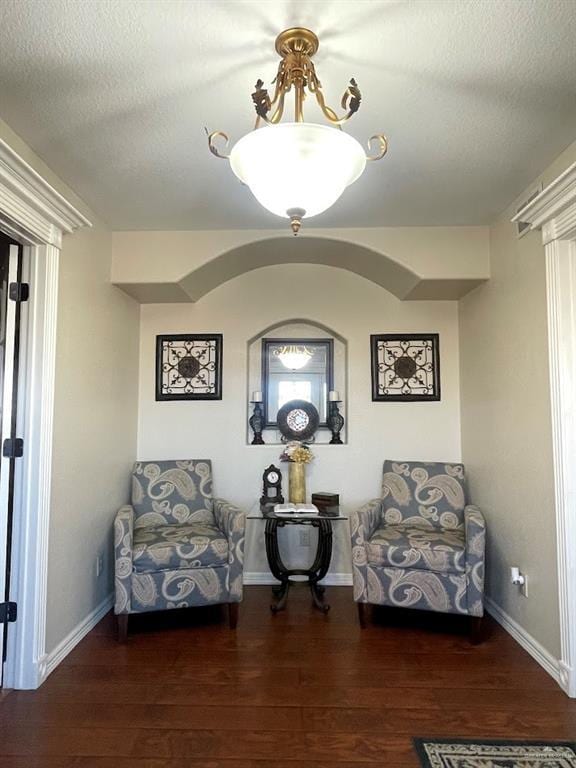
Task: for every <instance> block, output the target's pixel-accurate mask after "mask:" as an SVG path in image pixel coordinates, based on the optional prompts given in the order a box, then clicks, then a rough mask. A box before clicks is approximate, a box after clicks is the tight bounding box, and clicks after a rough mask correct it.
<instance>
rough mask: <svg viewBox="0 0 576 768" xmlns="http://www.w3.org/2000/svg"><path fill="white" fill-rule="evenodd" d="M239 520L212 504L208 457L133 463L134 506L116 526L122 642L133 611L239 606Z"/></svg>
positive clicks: (233, 613) (233, 615) (239, 515)
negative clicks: (215, 605)
mask: <svg viewBox="0 0 576 768" xmlns="http://www.w3.org/2000/svg"><path fill="white" fill-rule="evenodd" d="M244 529H245V516H244V513H243V512H242V511H241V510H240V509H238V508H237V507H235V506H233V505H232V504H229V503H228V502H226V501H223V500H222V499H214V498H212V466H211V462H210V461H208V460H206V459H190V460H186V461H150V462H137V463H136V464H135V465H134V469H133V472H132V503H131V504H128V505H126V506H124V507H122V508H121V509H120V510H119V511H118V514H117V515H116V520H115V522H114V554H115V591H116V600H115V607H114V612H115V613H116V615H117V620H118V636H119V639H120V640H125V639H126V635H127V632H128V617H129V615H130V614H132V613H143V612H146V611H160V610H165V609H170V608H188V607H192V606H197V605H214V604H218V603H227V604H228V609H229V620H230V626H231V627H232V629H233V628H234V627H235V626H236V622H237V616H238V603H240V602H241V600H242V574H243V562H244Z"/></svg>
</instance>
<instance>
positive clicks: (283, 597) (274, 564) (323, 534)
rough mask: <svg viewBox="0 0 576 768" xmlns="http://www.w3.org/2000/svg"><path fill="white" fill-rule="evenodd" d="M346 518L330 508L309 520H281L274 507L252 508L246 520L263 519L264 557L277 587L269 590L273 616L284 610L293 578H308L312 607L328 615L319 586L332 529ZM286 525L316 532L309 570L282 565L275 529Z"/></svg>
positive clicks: (329, 553)
mask: <svg viewBox="0 0 576 768" xmlns="http://www.w3.org/2000/svg"><path fill="white" fill-rule="evenodd" d="M347 519H348V518H347V517H345V516H344V515H342V514H341V512H340V507H329V508H327V509H326V510H323V511H322V512H319V513H318V515H315V516H313V517H312V516H310V517H301V516H298V515H294V516H293V517H284V516H280V515H277V514H276V513H275V512H274V508H273V506H266V505H263V506H261V505H255V507H253V509H252V511H251V512H250V513H249V514H248V520H263V521H264V522H265V525H266V528H265V532H264V538H265V542H266V557H267V558H268V566H269V568H270V570H271V571H272V575H273V576H274V578H275V579H278V581H279V582H280V584H277V585H276V586H274V587H272V594H273V595H274V598H275V601H274V602H273V603H272V605H271V606H270V610H271V611H272V612H273V613H277V612H278V611H281V610H282V609H283V608H285V607H286V601H287V600H288V592H289V590H290V585H291V583H294V582H293V581H292V577H293V576H307V577H308V586H309V587H310V592H311V594H312V599H313V601H314V605H315V606H316V608H318V609H319V610H320V611H322V612H323V613H328V611H329V610H330V606H329V605H328V603H327V602H326V601H325V600H324V594H325V590H324V587H323V586H321V584H320V583H319V582H320V581H322V579H323V578H324V577H325V576H326V574H327V573H328V568H329V567H330V560H331V559H332V526H333V525H334V524H335V523H337V522H339V521H341V520H347ZM286 525H307V526H310V527H312V528H317V529H318V548H317V550H316V555H315V557H314V561H313V563H312V565H311V566H310V567H309V568H287V567H286V566H285V565H284V562H283V560H282V557H281V555H280V548H279V546H278V529H279V528H284V527H285V526H286Z"/></svg>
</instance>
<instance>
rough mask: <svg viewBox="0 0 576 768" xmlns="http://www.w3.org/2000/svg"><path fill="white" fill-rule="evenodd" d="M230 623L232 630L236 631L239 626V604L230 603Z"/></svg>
mask: <svg viewBox="0 0 576 768" xmlns="http://www.w3.org/2000/svg"><path fill="white" fill-rule="evenodd" d="M228 623H229V624H230V629H236V626H237V624H238V603H228Z"/></svg>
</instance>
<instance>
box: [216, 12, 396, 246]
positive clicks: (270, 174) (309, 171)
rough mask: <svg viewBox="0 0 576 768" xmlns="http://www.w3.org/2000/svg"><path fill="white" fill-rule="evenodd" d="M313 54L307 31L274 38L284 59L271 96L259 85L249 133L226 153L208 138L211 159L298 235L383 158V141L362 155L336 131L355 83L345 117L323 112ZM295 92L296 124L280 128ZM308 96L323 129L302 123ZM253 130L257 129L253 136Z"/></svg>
mask: <svg viewBox="0 0 576 768" xmlns="http://www.w3.org/2000/svg"><path fill="white" fill-rule="evenodd" d="M317 50H318V38H317V37H316V35H315V34H314V32H311V31H310V30H309V29H304V28H301V27H294V28H291V29H286V30H285V31H284V32H282V33H281V34H279V35H278V37H277V38H276V51H277V52H278V54H279V55H280V56H281V57H282V58H281V61H280V64H279V66H278V73H277V75H276V78H275V79H274V81H273V83H275V91H274V97H273V98H272V99H271V98H270V96H269V94H268V91H267V90H266V89H265V88H263V85H264V83H263V81H262V80H258V82H257V83H256V90H255V91H254V93H253V94H252V101H253V102H254V106H255V108H256V125H255V127H254V131H252V132H251V133H248V134H246V136H243V137H242V138H241V139H240V140H239V141H238V142H236V144H235V145H234V147H233V148H232V150H231V152H230V154H229V155H225V154H222V153H221V152H220V151H219V149H218V147H217V146H216V145H215V143H214V142H215V141H216V140H217V139H224V140H225V142H226V144H225V146H227V145H228V143H229V138H228V136H227V135H226V134H225V133H224V132H223V131H214V132H213V133H210V134H209V135H208V146H209V147H210V151H211V152H212V154H214V155H216V157H220V158H222V159H229V160H230V165H231V166H232V170H233V171H234V173H235V174H236V176H238V178H239V179H240V181H242V182H243V183H244V184H247V185H248V186H249V187H250V190H251V191H252V194H253V195H254V197H255V198H256V199H257V200H258V202H259V203H261V205H263V206H264V208H267V209H268V210H269V211H271V212H272V213H275V214H276V215H277V216H284V217H287V218H289V219H290V223H291V227H292V231H293V232H294V234H295V235H297V234H298V231H299V230H300V227H301V225H302V219H303V218H304V217H305V216H306V217H308V218H310V217H311V216H316V215H318V214H319V213H322V212H323V211H325V210H326V209H327V208H330V206H331V205H333V204H334V203H335V202H336V200H338V198H339V197H340V195H341V194H342V193H343V192H344V190H345V189H346V187H347V186H349V185H350V184H352V183H353V182H354V181H356V179H357V178H359V177H360V176H361V175H362V173H363V171H364V168H365V166H366V161H367V160H380V159H381V158H382V157H384V155H385V154H386V151H387V149H388V144H387V141H386V137H385V136H383V135H382V134H375V135H374V136H371V137H370V139H369V140H368V150H369V151H371V150H372V148H373V147H374V149H375V154H371V155H366V154H365V152H364V150H363V149H362V146H361V144H360V143H359V142H358V141H357V140H356V139H354V138H353V137H352V136H349V135H348V134H346V133H344V132H343V131H342V125H343V124H344V123H345V122H346V121H347V120H349V119H350V118H351V117H352V115H354V114H355V113H356V112H357V111H358V109H359V107H360V101H361V98H362V97H361V94H360V91H359V89H358V86H357V84H356V81H355V80H354V78H352V79H351V80H350V85H349V86H348V88H347V89H346V91H345V93H344V95H343V96H342V101H341V107H342V109H343V110H345V113H344V115H342V116H340V117H339V116H338V115H337V114H336V112H335V111H334V110H333V109H331V107H329V106H327V104H326V102H325V101H324V95H323V93H322V86H321V83H320V81H319V80H318V76H317V75H316V71H315V69H314V64H313V63H312V57H313V56H314V54H315V53H316V51H317ZM292 89H294V122H291V123H280V120H281V119H282V115H283V114H284V101H285V98H286V94H288V93H289V92H290V91H291V90H292ZM306 92H308V93H309V94H312V95H313V96H315V97H316V101H317V102H318V106H319V107H320V109H321V110H322V113H323V115H324V117H326V118H327V120H328V122H329V125H320V124H318V123H307V122H304V111H303V106H304V99H305V98H306ZM257 129H258V130H257Z"/></svg>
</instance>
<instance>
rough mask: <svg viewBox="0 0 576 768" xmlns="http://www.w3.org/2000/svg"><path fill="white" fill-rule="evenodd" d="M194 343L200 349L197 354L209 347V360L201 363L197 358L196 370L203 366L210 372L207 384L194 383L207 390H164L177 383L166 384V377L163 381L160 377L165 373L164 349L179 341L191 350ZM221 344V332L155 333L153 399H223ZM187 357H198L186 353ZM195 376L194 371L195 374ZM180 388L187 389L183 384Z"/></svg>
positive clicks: (222, 341)
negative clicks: (154, 391)
mask: <svg viewBox="0 0 576 768" xmlns="http://www.w3.org/2000/svg"><path fill="white" fill-rule="evenodd" d="M196 343H198V346H199V349H200V358H201V357H202V354H203V353H204V352H205V351H206V350H208V351H209V360H208V362H207V363H206V364H205V365H202V361H201V360H200V369H199V371H198V373H199V372H200V371H201V370H202V367H204V368H205V369H206V371H207V372H208V373H209V374H210V381H209V383H208V384H204V385H197V388H200V389H207V391H201V392H195V391H182V392H177V391H172V392H169V391H167V390H168V389H176V386H173V387H168V386H167V385H166V382H165V380H164V381H163V377H164V376H165V375H166V373H167V370H166V365H167V361H166V360H165V359H164V352H165V350H166V349H167V348H169V345H170V344H174V345H177V344H180V345H181V346H182V348H183V349H185V350H187V351H188V352H189V353H193V352H194V347H195V344H196ZM223 344H224V340H223V336H222V334H221V333H174V334H162V335H159V336H156V400H157V401H167V400H222V356H223V354H222V350H223ZM187 357H189V358H194V359H196V360H198V357H197V356H196V355H194V354H189V355H188V356H187ZM181 359H182V358H181ZM172 367H173V366H172ZM193 370H194V369H193ZM196 377H197V374H196V376H194V378H196ZM181 378H182V379H186V378H188V377H186V376H182V377H181ZM190 386H191V385H190ZM183 389H188V390H189V387H188V388H187V387H186V386H184V387H183Z"/></svg>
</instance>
